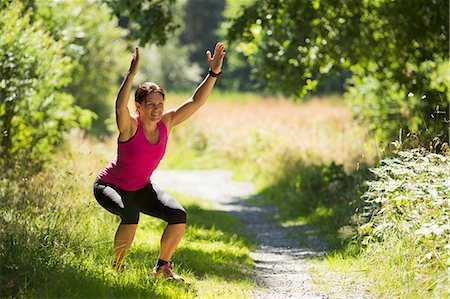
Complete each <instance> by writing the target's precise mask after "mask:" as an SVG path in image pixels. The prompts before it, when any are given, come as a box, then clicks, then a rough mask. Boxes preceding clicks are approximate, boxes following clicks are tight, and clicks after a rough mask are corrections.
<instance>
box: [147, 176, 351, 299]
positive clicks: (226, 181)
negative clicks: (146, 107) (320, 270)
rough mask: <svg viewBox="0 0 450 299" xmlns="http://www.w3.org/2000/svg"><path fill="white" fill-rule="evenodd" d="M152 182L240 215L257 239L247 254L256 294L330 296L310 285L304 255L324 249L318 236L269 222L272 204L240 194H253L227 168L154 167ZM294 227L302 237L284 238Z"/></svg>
mask: <svg viewBox="0 0 450 299" xmlns="http://www.w3.org/2000/svg"><path fill="white" fill-rule="evenodd" d="M152 181H153V182H154V183H155V184H156V185H158V186H159V187H160V188H162V189H165V190H167V191H174V192H179V193H183V194H190V195H195V196H199V197H202V198H205V199H208V200H210V201H212V202H214V203H215V204H216V207H217V208H218V209H221V210H224V211H229V212H231V213H234V214H236V215H237V216H238V217H239V218H240V219H241V221H242V222H243V223H244V224H245V229H246V231H247V232H249V233H251V234H253V235H254V236H255V237H256V240H257V242H258V243H259V246H258V248H257V250H256V251H254V252H252V253H251V257H252V259H253V260H254V261H255V280H256V282H257V284H258V286H259V287H258V288H256V289H255V290H254V293H253V294H254V297H255V298H329V296H328V295H327V294H320V293H317V292H315V291H314V290H313V282H312V279H311V276H310V274H309V269H308V266H307V264H306V260H305V259H306V258H307V257H310V256H319V255H321V254H322V253H323V248H324V247H323V244H322V243H321V241H320V240H319V239H318V238H317V237H316V236H315V235H314V234H313V233H312V230H311V229H310V228H309V227H307V226H296V227H290V228H283V227H280V226H279V225H277V224H276V223H275V222H273V221H271V220H270V216H271V214H272V213H273V210H272V208H271V207H269V206H263V207H255V206H251V205H249V204H248V203H246V202H245V201H243V200H242V198H244V197H249V196H254V189H253V186H252V184H251V183H238V182H233V181H232V180H231V172H229V171H225V170H201V171H158V172H155V173H154V175H153V177H152ZM294 230H295V231H296V233H299V232H300V233H301V235H304V236H305V238H304V240H302V242H299V240H293V239H291V238H288V237H287V234H288V233H289V232H290V231H294ZM300 244H304V245H300ZM341 298H342V297H341ZM352 298H354V297H352Z"/></svg>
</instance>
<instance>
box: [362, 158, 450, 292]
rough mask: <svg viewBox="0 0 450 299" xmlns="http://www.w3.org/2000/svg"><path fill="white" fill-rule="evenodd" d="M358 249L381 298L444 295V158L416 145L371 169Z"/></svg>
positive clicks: (449, 189)
mask: <svg viewBox="0 0 450 299" xmlns="http://www.w3.org/2000/svg"><path fill="white" fill-rule="evenodd" d="M372 172H373V173H374V174H375V175H376V179H375V180H373V181H370V182H369V183H368V185H369V190H368V191H367V192H366V193H365V195H364V198H365V199H366V203H367V205H366V215H367V216H369V217H370V218H369V221H368V222H367V223H366V224H364V225H362V226H361V227H360V234H361V236H362V244H363V246H364V249H365V250H364V253H363V255H362V258H363V259H364V260H365V261H366V262H367V264H368V265H370V267H371V268H372V269H373V270H375V269H377V270H376V271H371V275H373V276H374V278H375V279H374V281H376V283H377V286H378V291H379V293H380V294H382V296H383V297H385V298H411V297H413V298H448V296H449V289H448V283H449V282H448V279H449V277H448V269H449V266H450V264H449V262H450V259H449V252H450V244H449V240H450V205H449V201H450V196H449V194H450V180H449V177H450V159H449V156H448V155H447V156H445V155H441V154H433V153H424V152H421V151H420V150H418V149H415V150H411V151H402V152H399V153H398V154H397V155H396V156H394V157H392V158H387V159H384V160H382V162H381V165H380V166H379V167H376V168H373V169H372Z"/></svg>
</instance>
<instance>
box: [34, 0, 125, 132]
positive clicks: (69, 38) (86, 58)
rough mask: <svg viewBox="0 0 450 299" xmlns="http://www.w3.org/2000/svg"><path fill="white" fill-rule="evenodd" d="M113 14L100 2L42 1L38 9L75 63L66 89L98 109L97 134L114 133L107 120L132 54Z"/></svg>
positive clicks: (86, 106) (85, 105)
mask: <svg viewBox="0 0 450 299" xmlns="http://www.w3.org/2000/svg"><path fill="white" fill-rule="evenodd" d="M110 14H111V11H110V9H108V7H107V6H106V5H100V4H99V3H98V2H96V1H39V2H38V3H37V5H36V9H35V16H36V19H38V20H42V21H43V22H44V25H45V27H46V28H47V29H48V30H49V31H50V32H51V35H52V37H53V38H54V39H55V40H57V41H64V44H63V46H64V54H65V55H66V56H68V57H70V58H71V59H72V63H73V68H72V70H71V75H70V77H71V80H70V81H69V82H68V84H67V85H66V86H65V91H66V92H68V93H70V94H71V95H72V96H73V97H74V98H75V101H76V104H77V105H78V106H80V107H82V108H84V109H89V110H91V111H93V112H95V114H96V115H97V117H96V118H95V119H94V121H93V123H92V127H91V128H90V132H91V133H94V134H95V135H102V134H105V133H110V130H109V126H108V124H107V122H108V119H109V118H111V116H112V115H113V113H114V109H113V108H114V99H115V96H116V92H117V90H118V88H119V84H120V83H119V82H120V80H121V79H120V76H121V74H124V73H125V72H126V70H127V67H128V64H129V59H130V57H131V54H130V55H127V54H126V51H125V48H126V42H125V41H124V39H123V38H122V37H123V36H124V31H123V30H121V29H120V28H119V27H117V19H115V18H111V16H110ZM114 130H115V126H114Z"/></svg>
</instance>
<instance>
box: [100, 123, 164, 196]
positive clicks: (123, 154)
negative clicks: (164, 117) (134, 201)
mask: <svg viewBox="0 0 450 299" xmlns="http://www.w3.org/2000/svg"><path fill="white" fill-rule="evenodd" d="M137 122H138V128H137V131H136V134H135V135H134V136H133V137H131V139H130V140H128V141H126V142H119V141H118V146H117V155H116V157H115V158H114V159H113V160H112V161H111V162H110V163H109V164H108V166H106V167H105V168H104V169H103V170H102V171H100V173H99V174H98V176H97V177H98V178H99V179H100V180H102V181H103V182H105V183H107V184H111V185H113V186H116V187H118V188H120V189H122V190H125V191H135V190H139V189H142V188H144V187H145V185H147V184H148V183H149V182H150V176H151V175H152V173H153V171H154V170H155V169H156V167H157V166H158V164H159V162H160V161H161V159H162V158H163V156H164V153H165V152H166V144H167V128H166V126H165V125H164V123H163V122H162V121H159V122H158V129H159V141H158V143H157V144H151V143H150V142H149V141H148V140H147V138H146V137H145V134H144V129H143V128H142V126H141V122H140V121H139V117H138V118H137Z"/></svg>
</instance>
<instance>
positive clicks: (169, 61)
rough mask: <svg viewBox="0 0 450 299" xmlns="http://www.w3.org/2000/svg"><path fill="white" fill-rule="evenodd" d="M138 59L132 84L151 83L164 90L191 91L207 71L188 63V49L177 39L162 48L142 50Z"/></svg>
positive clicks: (150, 47) (154, 47)
mask: <svg viewBox="0 0 450 299" xmlns="http://www.w3.org/2000/svg"><path fill="white" fill-rule="evenodd" d="M140 57H141V62H140V66H139V73H138V75H137V77H136V78H135V80H134V84H140V83H141V82H144V81H152V82H155V83H157V84H159V85H161V86H162V87H163V88H164V89H166V90H172V89H176V90H180V89H181V90H193V89H194V87H195V86H196V85H197V84H199V82H200V80H201V79H202V76H203V75H206V71H207V70H206V68H204V69H203V70H202V69H201V68H200V67H199V66H198V65H197V64H196V63H191V62H190V61H189V59H188V57H189V48H188V47H187V46H185V45H181V44H180V43H179V42H178V41H177V39H173V40H169V41H167V43H166V44H165V45H163V46H156V45H151V46H147V47H145V48H142V49H141V51H140ZM204 61H205V62H206V55H205V57H204Z"/></svg>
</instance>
